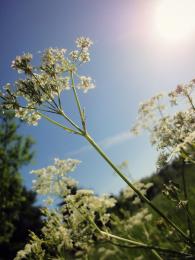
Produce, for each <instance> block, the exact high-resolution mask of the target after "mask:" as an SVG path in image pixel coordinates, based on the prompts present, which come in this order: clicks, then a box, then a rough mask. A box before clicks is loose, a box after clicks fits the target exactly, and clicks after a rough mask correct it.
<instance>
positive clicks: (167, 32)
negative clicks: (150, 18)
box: [154, 0, 195, 42]
mask: <svg viewBox="0 0 195 260" xmlns="http://www.w3.org/2000/svg"><path fill="white" fill-rule="evenodd" d="M154 23H155V30H156V34H158V35H159V36H160V37H161V38H162V39H164V40H166V41H169V42H178V41H181V40H182V41H183V40H187V39H189V38H190V37H192V36H193V35H194V36H195V0H160V1H159V2H158V4H157V7H156V10H155V21H154Z"/></svg>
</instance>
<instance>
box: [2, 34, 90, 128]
mask: <svg viewBox="0 0 195 260" xmlns="http://www.w3.org/2000/svg"><path fill="white" fill-rule="evenodd" d="M92 44H93V43H92V41H91V40H90V39H89V38H87V37H86V38H85V37H79V38H78V39H77V40H76V46H77V48H78V50H75V51H72V52H70V53H68V54H67V50H66V49H63V48H62V49H60V48H48V49H46V50H45V51H44V52H43V54H42V57H41V62H40V65H39V66H33V65H32V64H31V63H32V58H33V57H32V54H30V53H26V54H23V55H21V56H17V57H16V58H15V60H13V61H12V64H11V67H12V68H13V69H15V70H17V72H18V73H24V75H25V76H24V77H23V78H20V79H18V80H16V81H15V84H14V85H13V86H11V85H10V84H6V85H5V87H4V90H3V91H1V92H0V98H1V99H2V103H1V107H2V109H3V110H10V109H12V110H14V111H15V113H16V116H17V117H19V118H21V119H23V120H25V121H27V122H28V123H29V124H32V125H37V123H38V120H39V119H40V114H38V112H39V111H46V112H52V113H57V114H58V113H59V107H60V106H61V103H60V94H61V92H62V91H64V90H68V89H70V88H71V87H73V81H72V80H70V79H71V77H72V76H74V77H75V78H76V87H77V88H78V89H82V90H83V92H84V93H86V92H87V91H88V90H89V89H93V88H94V87H95V84H94V82H93V80H92V79H91V77H89V76H83V75H79V74H78V72H77V70H78V66H79V65H80V64H81V63H86V62H89V61H90V54H89V48H90V47H91V45H92ZM71 75H72V76H71ZM24 109H26V112H25V111H24ZM32 110H34V112H32Z"/></svg>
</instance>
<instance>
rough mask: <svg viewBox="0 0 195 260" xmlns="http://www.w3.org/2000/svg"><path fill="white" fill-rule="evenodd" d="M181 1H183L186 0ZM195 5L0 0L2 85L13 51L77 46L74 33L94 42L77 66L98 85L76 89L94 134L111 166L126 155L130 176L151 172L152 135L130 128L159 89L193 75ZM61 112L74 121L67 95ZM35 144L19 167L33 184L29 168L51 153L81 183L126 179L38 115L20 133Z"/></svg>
mask: <svg viewBox="0 0 195 260" xmlns="http://www.w3.org/2000/svg"><path fill="white" fill-rule="evenodd" d="M184 3H185V4H184ZM194 3H195V2H194V1H192V0H185V1H184V0H178V1H175V0H169V1H167V0H149V1H145V0H122V1H119V0H118V1H117V0H99V1H92V0H56V1H53V0H33V1H26V0H0V34H1V37H0V38H1V40H0V75H1V76H0V85H4V84H5V83H7V82H10V83H12V82H13V81H14V80H15V79H16V78H17V74H16V72H15V71H13V70H12V69H11V68H10V64H11V61H12V60H13V59H14V58H15V56H16V55H20V54H22V53H24V52H31V53H33V54H34V56H35V59H38V52H39V51H42V50H44V49H45V48H48V47H58V48H67V49H68V50H72V49H74V48H75V39H76V38H77V37H79V36H87V37H90V38H91V39H92V40H93V42H94V45H93V47H92V49H91V62H90V63H89V64H87V65H86V66H84V67H83V68H82V71H83V72H85V74H87V75H89V76H91V77H92V78H93V79H94V80H95V84H96V88H95V89H93V90H90V91H89V92H88V93H87V94H83V93H81V92H79V97H80V100H81V103H82V105H83V106H84V107H85V110H86V115H87V125H88V129H89V132H90V134H91V136H92V137H93V138H94V139H95V140H96V141H97V142H98V144H99V145H100V146H101V147H102V148H103V150H104V151H105V152H106V153H107V155H108V156H109V157H110V158H111V159H112V160H113V162H114V163H116V164H117V165H119V164H120V163H122V162H123V161H124V160H127V161H128V163H129V171H130V173H131V175H132V177H133V179H134V180H138V179H140V178H142V177H145V176H149V175H150V174H152V173H153V172H154V171H155V167H156V166H155V160H156V158H157V152H156V151H155V149H154V148H153V147H151V145H150V142H149V137H148V135H147V134H143V135H141V136H139V137H133V136H132V135H131V134H130V128H131V126H132V125H133V123H134V122H135V120H136V116H137V110H138V105H139V103H140V102H141V101H143V100H146V99H148V98H150V97H151V96H153V95H155V94H156V93H158V92H161V91H170V90H171V89H174V88H175V86H176V85H177V84H178V83H185V82H188V81H189V80H191V79H192V78H194V76H195V58H194V57H195V49H194V44H195V37H194V36H195V17H194V16H193V14H194V12H195V4H194ZM62 101H63V105H64V108H65V111H67V112H68V113H70V114H71V115H72V116H73V118H74V119H75V120H78V116H77V115H76V110H75V106H74V104H73V100H72V97H71V93H65V94H64V95H63V99H62ZM19 131H20V133H21V134H23V135H31V136H32V137H33V138H34V139H35V141H36V144H35V145H34V148H33V150H34V151H35V158H34V159H33V162H32V163H31V164H30V165H28V166H26V167H24V168H23V169H22V174H23V178H24V183H25V185H26V186H27V187H28V188H31V183H32V179H33V176H32V175H31V174H29V172H30V171H31V170H33V169H39V168H42V167H46V166H48V165H51V164H52V163H53V159H54V158H60V159H66V158H74V159H79V160H81V161H82V163H81V164H80V165H79V166H78V168H77V170H76V171H75V172H74V173H71V174H72V177H74V178H75V179H77V180H78V181H79V183H80V187H82V188H90V189H94V190H95V192H96V193H98V194H102V193H108V192H111V193H115V194H117V193H118V192H119V191H120V190H121V189H122V188H123V187H124V186H125V184H124V183H123V182H122V181H121V180H120V179H119V177H118V176H116V175H115V174H114V172H113V170H112V169H111V168H110V167H109V166H108V165H107V164H106V162H105V161H104V160H103V159H102V158H101V157H100V156H99V155H98V154H97V152H96V151H95V150H93V148H91V147H90V146H89V145H88V144H87V142H86V141H85V140H84V139H83V138H82V137H78V136H73V135H70V134H67V133H65V132H64V131H63V130H62V129H59V128H57V127H56V126H54V125H51V124H50V123H48V122H46V121H45V120H44V119H42V120H41V122H40V124H39V125H38V126H37V127H33V126H28V125H23V126H22V128H21V129H20V130H19Z"/></svg>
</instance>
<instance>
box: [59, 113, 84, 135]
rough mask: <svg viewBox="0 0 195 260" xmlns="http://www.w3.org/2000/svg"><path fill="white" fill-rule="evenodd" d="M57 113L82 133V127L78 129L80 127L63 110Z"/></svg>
mask: <svg viewBox="0 0 195 260" xmlns="http://www.w3.org/2000/svg"><path fill="white" fill-rule="evenodd" d="M59 114H60V115H62V116H63V117H64V118H65V119H66V120H67V121H68V122H69V123H70V124H71V125H72V126H74V127H75V128H76V129H77V130H78V131H79V132H80V133H82V129H80V127H79V126H78V125H77V124H75V123H74V122H73V121H72V120H71V119H70V118H69V117H68V116H67V115H66V114H65V113H64V111H63V110H60V111H59Z"/></svg>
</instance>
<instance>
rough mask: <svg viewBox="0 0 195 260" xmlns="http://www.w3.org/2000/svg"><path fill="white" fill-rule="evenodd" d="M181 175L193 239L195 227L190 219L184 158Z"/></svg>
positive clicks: (188, 222) (189, 227) (187, 216)
mask: <svg viewBox="0 0 195 260" xmlns="http://www.w3.org/2000/svg"><path fill="white" fill-rule="evenodd" d="M181 175H182V183H183V193H184V199H185V200H186V201H187V205H186V206H185V210H186V218H187V224H188V229H189V232H190V239H191V240H192V241H193V232H192V230H193V228H192V222H191V219H190V210H189V201H188V193H187V186H186V178H185V162H184V160H182V168H181Z"/></svg>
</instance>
